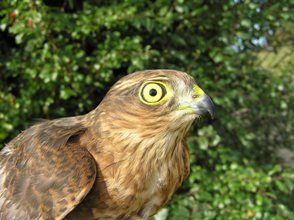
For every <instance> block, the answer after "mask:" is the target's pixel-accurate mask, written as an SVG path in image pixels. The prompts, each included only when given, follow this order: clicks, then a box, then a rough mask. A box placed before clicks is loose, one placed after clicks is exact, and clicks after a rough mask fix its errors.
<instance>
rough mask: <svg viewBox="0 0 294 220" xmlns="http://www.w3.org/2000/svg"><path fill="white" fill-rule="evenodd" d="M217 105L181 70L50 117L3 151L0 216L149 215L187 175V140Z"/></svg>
mask: <svg viewBox="0 0 294 220" xmlns="http://www.w3.org/2000/svg"><path fill="white" fill-rule="evenodd" d="M212 107H213V106H212V102H211V100H210V99H209V97H208V96H207V95H205V94H204V92H203V91H202V90H201V89H200V88H199V87H198V86H196V84H195V81H194V80H193V79H192V77H190V76H189V75H187V74H186V73H183V72H178V71H172V70H149V71H142V72H137V73H134V74H131V75H128V76H126V77H124V78H122V79H121V80H119V81H118V82H117V83H116V84H115V85H114V86H113V87H112V88H111V89H110V91H109V92H108V93H107V95H106V96H105V98H104V99H103V101H102V102H101V103H100V104H99V106H98V107H97V108H96V109H94V110H93V111H91V112H90V113H88V114H86V115H82V116H77V117H69V118H61V119H56V120H52V121H44V122H41V123H39V124H37V125H34V126H32V127H30V128H29V129H27V130H25V131H23V132H22V133H21V134H19V135H18V136H17V137H16V138H15V139H13V140H12V141H11V142H9V143H8V144H7V146H6V147H5V148H4V149H3V150H2V151H1V153H0V219H2V220H6V219H7V220H13V219H22V220H28V219H30V220H31V219H86V220H92V219H99V220H104V219H111V220H112V219H113V220H115V219H117V220H119V219H148V217H149V216H152V215H153V214H155V213H156V212H157V211H158V210H159V209H160V208H161V207H162V206H163V205H164V204H165V203H166V202H167V201H168V200H169V199H170V197H171V196H172V194H173V193H174V192H175V190H176V189H177V188H178V187H179V186H180V185H181V183H182V182H183V180H184V179H185V178H186V177H187V175H188V173H189V154H188V149H187V146H186V144H185V142H184V137H185V134H186V132H187V130H188V129H189V127H190V126H191V123H192V122H193V120H194V119H195V118H196V117H201V116H202V115H203V114H206V113H210V114H211V115H212V113H213V112H212V110H213V109H212Z"/></svg>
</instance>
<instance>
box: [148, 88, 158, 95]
mask: <svg viewBox="0 0 294 220" xmlns="http://www.w3.org/2000/svg"><path fill="white" fill-rule="evenodd" d="M149 95H151V96H156V95H157V91H156V89H150V91H149Z"/></svg>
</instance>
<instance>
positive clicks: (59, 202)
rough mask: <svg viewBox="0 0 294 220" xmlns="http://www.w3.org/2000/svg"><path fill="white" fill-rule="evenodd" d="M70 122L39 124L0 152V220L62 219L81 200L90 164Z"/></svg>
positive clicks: (89, 181) (89, 182)
mask: <svg viewBox="0 0 294 220" xmlns="http://www.w3.org/2000/svg"><path fill="white" fill-rule="evenodd" d="M85 132H87V129H86V128H84V127H83V126H82V125H80V124H78V123H76V122H74V118H72V119H71V118H66V119H61V120H60V119H59V120H55V121H48V122H43V123H40V124H38V125H35V126H32V127H31V128H29V129H27V130H25V131H24V132H22V133H21V134H19V135H18V136H17V137H16V138H15V139H13V140H12V141H11V142H10V143H8V145H7V146H6V147H5V148H4V149H3V150H2V151H1V152H0V219H2V220H8V219H9V220H16V219H22V220H26V219H30V220H31V219H62V218H64V217H65V216H66V215H67V214H68V213H69V212H70V211H72V210H73V209H74V208H75V207H76V206H77V205H78V204H79V203H80V202H81V201H82V199H83V198H84V197H85V196H86V195H87V193H88V192H89V190H90V189H91V188H92V186H93V184H94V182H95V178H96V162H95V159H94V158H93V157H92V155H91V154H90V153H89V152H88V150H87V149H86V147H84V146H81V144H80V137H81V136H82V135H83V134H84V133H85Z"/></svg>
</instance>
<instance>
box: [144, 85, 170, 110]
mask: <svg viewBox="0 0 294 220" xmlns="http://www.w3.org/2000/svg"><path fill="white" fill-rule="evenodd" d="M166 94H167V87H166V85H165V84H164V83H162V82H146V83H144V84H143V85H142V86H141V89H140V99H141V101H142V102H143V103H145V104H147V105H156V104H158V103H160V102H161V101H162V100H163V99H164V97H165V96H166Z"/></svg>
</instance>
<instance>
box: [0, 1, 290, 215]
mask: <svg viewBox="0 0 294 220" xmlns="http://www.w3.org/2000/svg"><path fill="white" fill-rule="evenodd" d="M291 9H293V4H292V5H291V2H290V1H289V0H281V1H271V0H248V1H247V0H246V1H240V0H231V1H223V0H221V1H214V0H207V1H203V0H190V1H184V0H176V1H166V0H158V1H134V0H125V1H98V0H96V1H94V0H93V1H78V0H63V1H51V0H44V1H40V0H36V1H30V0H23V1H17V0H10V1H2V2H1V9H0V36H1V38H0V60H1V62H0V143H2V145H1V144H0V145H1V146H3V145H4V143H6V142H8V140H9V139H11V138H12V137H13V136H15V135H16V134H17V133H18V132H19V131H20V130H23V129H25V128H27V127H28V126H29V122H30V121H31V120H32V119H34V118H49V119H52V118H56V117H62V116H70V115H77V114H82V113H86V112H88V111H89V110H91V109H93V108H94V107H95V106H96V105H98V103H99V102H100V101H101V99H102V98H103V96H104V94H105V93H106V92H107V90H108V89H109V87H110V86H111V85H112V84H113V83H114V82H115V81H116V80H117V79H118V78H120V77H122V76H123V75H125V74H127V73H131V72H133V71H136V70H143V69H152V68H153V69H155V68H156V69H157V68H169V69H177V70H183V71H185V72H188V73H189V74H191V75H192V76H194V77H195V79H196V80H197V82H198V83H199V84H200V85H201V87H202V88H203V89H204V90H205V91H207V93H208V94H209V95H210V96H211V97H212V98H213V100H214V102H215V104H216V109H217V119H216V121H214V123H213V124H212V125H209V126H205V127H203V126H201V128H198V127H194V128H193V130H192V132H191V134H190V136H189V139H188V142H189V146H190V149H191V175H190V177H189V179H188V180H187V181H186V182H185V184H184V186H183V187H182V188H181V189H180V190H179V191H178V193H177V194H176V195H175V196H174V198H173V200H172V201H171V202H170V203H169V205H168V206H167V207H166V208H165V209H163V210H162V211H161V212H160V213H159V215H157V216H156V219H170V220H172V219H206V220H208V219H226V220H227V219H275V220H279V219H294V211H293V210H291V201H290V197H289V194H290V192H291V191H292V188H293V182H292V180H293V174H291V172H292V171H289V170H287V169H286V168H285V167H284V166H283V164H281V162H280V161H279V160H278V158H277V156H276V155H277V154H276V150H278V149H280V148H285V147H291V146H292V145H293V143H294V142H293V134H292V133H293V118H294V114H293V109H294V80H293V75H294V74H293V69H294V68H293V63H289V65H288V66H285V65H282V66H283V68H282V69H279V68H275V69H274V71H273V69H272V68H270V69H267V68H265V67H264V65H263V66H262V67H261V66H260V65H259V63H261V62H262V61H260V62H256V61H257V60H258V59H260V57H262V56H260V55H259V54H260V53H261V51H264V49H268V48H270V46H272V44H271V43H272V42H274V39H275V36H276V33H277V30H279V31H281V30H283V28H282V27H283V25H284V24H289V23H291V22H293V14H294V13H293V12H291ZM279 35H281V34H280V32H279ZM288 41H289V39H288ZM292 46H293V44H292ZM290 51H291V50H290ZM292 51H293V49H292ZM280 62H283V59H281V61H280ZM292 208H293V206H292Z"/></svg>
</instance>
